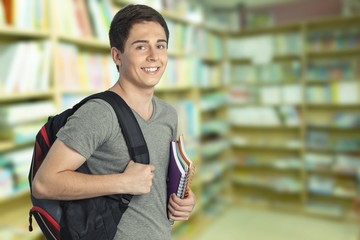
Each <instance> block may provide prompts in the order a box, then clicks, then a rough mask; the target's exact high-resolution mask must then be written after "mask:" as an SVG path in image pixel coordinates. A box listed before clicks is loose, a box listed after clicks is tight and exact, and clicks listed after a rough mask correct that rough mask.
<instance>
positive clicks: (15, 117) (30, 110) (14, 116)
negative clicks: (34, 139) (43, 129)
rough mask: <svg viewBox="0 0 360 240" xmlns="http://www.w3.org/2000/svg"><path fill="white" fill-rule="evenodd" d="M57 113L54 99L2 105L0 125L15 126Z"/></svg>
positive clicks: (0, 107)
mask: <svg viewBox="0 0 360 240" xmlns="http://www.w3.org/2000/svg"><path fill="white" fill-rule="evenodd" d="M55 113H56V106H55V103H54V102H53V101H50V100H46V101H37V102H29V103H16V104H7V105H4V106H0V126H9V127H12V126H15V125H19V124H23V123H27V122H35V121H41V120H43V119H46V118H47V117H48V116H49V115H52V114H55Z"/></svg>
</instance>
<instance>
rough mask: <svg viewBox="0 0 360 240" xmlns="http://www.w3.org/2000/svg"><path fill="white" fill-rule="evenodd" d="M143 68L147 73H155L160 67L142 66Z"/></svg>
mask: <svg viewBox="0 0 360 240" xmlns="http://www.w3.org/2000/svg"><path fill="white" fill-rule="evenodd" d="M141 69H142V70H144V71H145V72H147V73H154V72H156V71H157V70H159V67H149V68H146V67H144V68H141Z"/></svg>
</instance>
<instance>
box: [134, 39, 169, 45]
mask: <svg viewBox="0 0 360 240" xmlns="http://www.w3.org/2000/svg"><path fill="white" fill-rule="evenodd" d="M157 42H165V43H167V41H166V40H165V39H159V40H157ZM137 43H149V41H148V40H135V41H133V42H132V43H131V45H134V44H137Z"/></svg>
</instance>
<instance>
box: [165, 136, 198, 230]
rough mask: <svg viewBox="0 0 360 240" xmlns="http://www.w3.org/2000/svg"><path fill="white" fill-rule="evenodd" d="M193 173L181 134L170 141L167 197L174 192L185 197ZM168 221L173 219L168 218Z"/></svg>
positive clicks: (192, 166)
mask: <svg viewBox="0 0 360 240" xmlns="http://www.w3.org/2000/svg"><path fill="white" fill-rule="evenodd" d="M193 174H194V164H193V162H192V160H191V159H190V158H189V157H188V155H187V153H186V150H185V145H184V139H183V136H182V135H180V136H179V138H178V140H177V141H171V143H170V157H169V166H168V176H167V199H169V197H170V195H171V194H173V193H175V194H176V196H178V197H179V198H184V197H187V196H188V194H189V191H190V184H191V181H192V177H193ZM170 223H171V224H172V223H173V221H172V220H171V219H170Z"/></svg>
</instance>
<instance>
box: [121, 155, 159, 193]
mask: <svg viewBox="0 0 360 240" xmlns="http://www.w3.org/2000/svg"><path fill="white" fill-rule="evenodd" d="M154 171H155V167H154V166H153V165H150V164H149V165H148V164H141V163H135V162H134V161H132V160H131V161H130V162H129V164H128V165H127V167H126V169H125V171H124V173H123V176H125V177H126V186H127V187H128V191H127V193H129V194H134V195H137V194H146V193H149V192H150V190H151V186H152V183H153V182H152V181H153V178H154V176H155V174H154Z"/></svg>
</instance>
